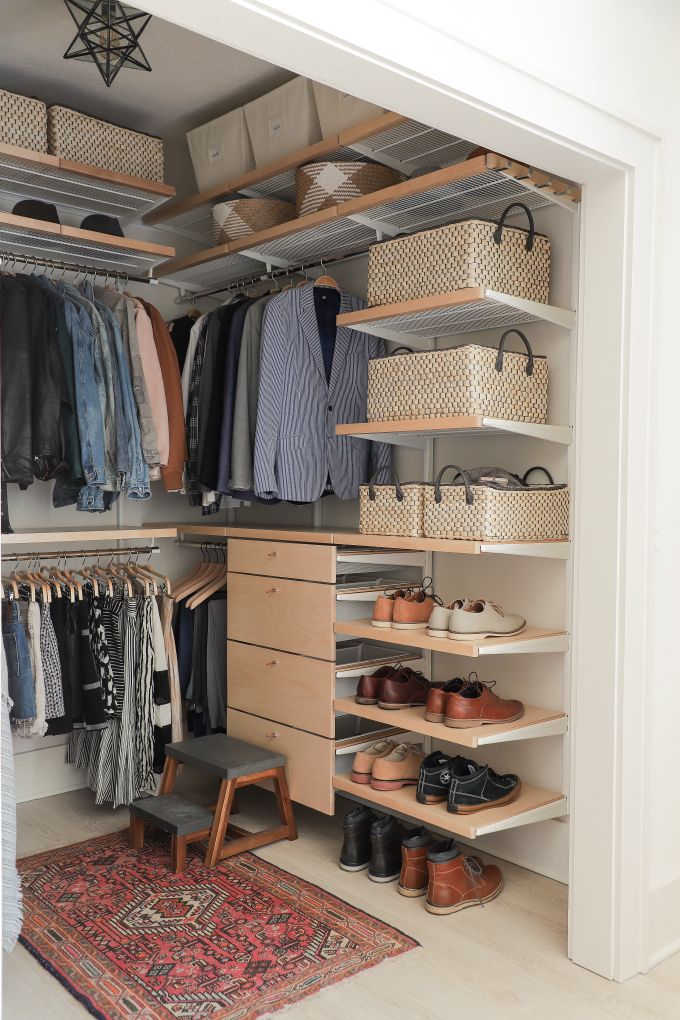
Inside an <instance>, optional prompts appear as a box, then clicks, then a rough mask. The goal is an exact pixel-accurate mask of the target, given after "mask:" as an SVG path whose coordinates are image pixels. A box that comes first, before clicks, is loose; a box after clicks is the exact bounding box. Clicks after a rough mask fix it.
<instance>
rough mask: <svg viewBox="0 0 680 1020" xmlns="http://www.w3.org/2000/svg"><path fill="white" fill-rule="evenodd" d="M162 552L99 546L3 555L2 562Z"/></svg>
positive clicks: (155, 548) (142, 547)
mask: <svg viewBox="0 0 680 1020" xmlns="http://www.w3.org/2000/svg"><path fill="white" fill-rule="evenodd" d="M160 551H161V549H160V546H158V545H130V546H125V547H124V548H117V549H116V548H113V547H107V548H102V547H100V546H97V547H96V548H94V549H69V550H66V549H46V550H41V551H40V552H24V553H3V554H2V560H3V561H7V562H12V563H16V562H21V561H22V560H56V559H62V560H79V559H83V558H85V559H90V558H91V557H93V556H109V555H112V556H129V555H130V554H131V553H136V554H138V555H150V554H151V553H159V552H160Z"/></svg>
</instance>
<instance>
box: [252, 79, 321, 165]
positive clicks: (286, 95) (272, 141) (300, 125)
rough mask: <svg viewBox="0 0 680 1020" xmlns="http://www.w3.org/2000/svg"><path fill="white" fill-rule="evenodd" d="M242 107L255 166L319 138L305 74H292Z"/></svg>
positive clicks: (314, 111)
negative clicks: (291, 78)
mask: <svg viewBox="0 0 680 1020" xmlns="http://www.w3.org/2000/svg"><path fill="white" fill-rule="evenodd" d="M244 109H245V114H246V123H247V125H248V134H249V135H250V142H251V145H252V147H253V154H254V156H255V165H256V166H257V167H262V166H266V165H267V164H268V163H273V162H274V161H275V160H277V159H283V157H284V156H289V155H290V153H291V152H296V151H297V150H298V149H304V148H306V147H307V146H308V145H313V144H314V142H318V141H320V140H321V128H320V127H319V117H318V114H317V112H316V103H315V101H314V89H313V88H312V83H311V81H310V80H309V78H293V80H292V81H289V82H287V83H286V84H285V85H281V87H280V88H278V89H274V91H273V92H268V93H267V95H266V96H260V98H259V99H254V100H253V102H252V103H246V105H245V107H244Z"/></svg>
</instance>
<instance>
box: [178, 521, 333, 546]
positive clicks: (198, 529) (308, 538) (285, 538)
mask: <svg viewBox="0 0 680 1020" xmlns="http://www.w3.org/2000/svg"><path fill="white" fill-rule="evenodd" d="M177 531H178V533H179V534H182V535H203V536H204V537H206V538H210V537H211V536H212V537H213V538H252V539H264V540H268V541H276V542H315V543H317V544H318V545H333V532H332V531H328V530H327V529H325V528H318V529H316V528H290V527H283V528H276V527H271V528H267V527H257V526H255V525H253V526H252V527H248V526H247V525H244V526H243V527H238V526H236V525H228V526H225V527H223V528H221V527H219V526H216V525H210V524H178V525H177Z"/></svg>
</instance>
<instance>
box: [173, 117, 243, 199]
mask: <svg viewBox="0 0 680 1020" xmlns="http://www.w3.org/2000/svg"><path fill="white" fill-rule="evenodd" d="M187 143H188V145H189V152H190V154H191V162H192V163H193V165H194V174H195V175H196V183H197V184H198V188H199V191H206V190H207V189H208V188H212V187H214V186H215V185H216V184H222V183H223V182H224V181H227V180H229V179H230V178H232V177H240V176H241V175H242V174H246V173H248V171H250V170H254V169H255V157H254V156H253V147H252V145H251V144H250V135H249V134H248V127H247V125H246V114H245V110H244V109H243V107H242V106H239V107H238V109H236V110H231V111H230V112H229V113H225V114H223V115H222V116H221V117H216V118H215V120H211V121H209V122H208V123H207V124H202V125H201V126H200V127H197V128H194V129H193V131H187Z"/></svg>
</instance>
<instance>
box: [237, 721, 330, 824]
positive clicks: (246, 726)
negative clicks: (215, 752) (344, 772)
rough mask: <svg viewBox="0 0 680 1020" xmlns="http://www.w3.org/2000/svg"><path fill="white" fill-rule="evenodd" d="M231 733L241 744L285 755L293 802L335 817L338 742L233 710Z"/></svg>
mask: <svg viewBox="0 0 680 1020" xmlns="http://www.w3.org/2000/svg"><path fill="white" fill-rule="evenodd" d="M227 733H228V734H229V736H230V737H236V739H237V740H245V741H246V742H247V743H250V744H255V745H256V746H257V747H263V748H267V750H272V751H276V752H277V753H279V754H283V755H285V756H286V778H287V780H288V786H289V787H290V795H291V797H292V798H293V800H294V801H296V802H297V803H298V804H306V805H307V807H311V808H314V809H315V810H316V811H323V813H324V814H327V815H332V814H333V804H334V794H333V772H334V768H335V763H334V758H335V743H334V741H332V740H327V739H326V738H325V737H317V736H315V735H314V734H312V733H305V732H304V731H303V730H295V729H292V727H290V726H285V725H283V723H273V722H269V721H268V720H267V719H259V718H258V717H257V716H255V715H248V714H247V713H245V712H238V711H236V710H235V709H233V708H230V709H228V711H227Z"/></svg>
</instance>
